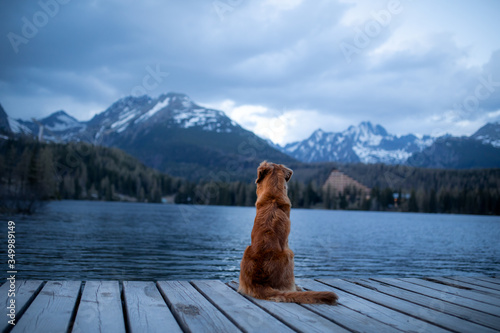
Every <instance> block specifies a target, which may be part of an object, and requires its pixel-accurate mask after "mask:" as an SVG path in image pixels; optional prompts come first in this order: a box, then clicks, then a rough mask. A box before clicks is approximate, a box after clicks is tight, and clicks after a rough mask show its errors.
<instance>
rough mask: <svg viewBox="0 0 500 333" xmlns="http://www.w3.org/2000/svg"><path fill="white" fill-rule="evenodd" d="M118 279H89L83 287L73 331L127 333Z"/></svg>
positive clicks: (77, 332) (83, 332) (75, 332)
mask: <svg viewBox="0 0 500 333" xmlns="http://www.w3.org/2000/svg"><path fill="white" fill-rule="evenodd" d="M122 316H123V308H122V302H121V297H120V285H119V283H118V281H87V282H86V283H85V288H84V289H83V294H82V298H81V299H80V305H79V306H78V312H77V313H76V319H75V324H74V326H73V330H72V332H73V333H85V332H103V333H105V332H109V333H125V332H126V331H125V322H124V321H123V320H116V318H121V317H122Z"/></svg>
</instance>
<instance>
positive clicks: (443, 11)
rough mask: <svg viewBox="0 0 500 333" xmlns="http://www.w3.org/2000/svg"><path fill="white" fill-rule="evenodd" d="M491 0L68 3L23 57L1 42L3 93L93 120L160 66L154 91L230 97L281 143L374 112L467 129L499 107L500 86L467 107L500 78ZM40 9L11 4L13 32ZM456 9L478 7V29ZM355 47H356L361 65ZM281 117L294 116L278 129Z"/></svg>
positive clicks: (401, 122) (374, 117) (0, 20)
mask: <svg viewBox="0 0 500 333" xmlns="http://www.w3.org/2000/svg"><path fill="white" fill-rule="evenodd" d="M42 1H46V2H47V3H48V2H50V1H57V0H42ZM216 3H222V5H225V7H223V8H225V10H223V11H222V12H221V10H220V8H219V9H218V8H217V7H216V6H215V5H214V4H216ZM487 3H490V2H487V1H478V2H477V3H474V4H466V3H460V4H456V5H454V7H453V9H450V8H448V7H447V6H444V5H441V4H437V3H435V2H431V1H427V0H422V1H419V2H415V1H407V0H401V1H400V7H401V8H400V9H401V10H399V11H397V13H396V12H394V13H392V14H391V16H390V19H389V20H387V22H385V23H384V22H382V23H380V22H379V21H380V15H382V16H383V13H384V12H387V11H390V8H389V2H387V1H382V0H380V1H373V2H372V1H371V2H365V1H357V0H345V1H328V0H318V1H312V0H290V1H281V0H280V1H277V0H261V1H226V0H220V1H218V2H214V1H201V0H193V1H190V2H189V4H188V3H185V2H164V1H160V0H145V1H142V2H136V1H131V0H123V1H118V0H107V1H104V0H93V1H90V2H77V1H69V2H68V3H67V4H65V5H60V6H59V11H58V13H57V14H56V15H54V16H53V17H50V19H49V20H48V22H47V23H46V24H45V25H44V26H43V27H40V28H39V29H38V32H37V34H36V36H34V37H33V38H30V39H29V42H28V43H27V44H20V45H19V52H18V53H15V52H14V50H13V48H12V46H11V45H10V43H9V40H8V39H7V38H3V39H2V41H1V42H0V46H1V47H0V88H1V90H0V102H1V103H2V105H3V106H4V107H5V109H6V111H7V112H8V113H9V114H13V115H14V116H16V117H20V118H30V117H41V116H45V115H47V114H49V113H50V112H52V111H55V110H57V109H65V110H66V111H67V112H69V113H70V114H73V115H75V116H76V117H77V118H78V119H82V120H86V119H89V118H90V117H91V116H92V115H93V114H95V113H96V112H99V111H102V110H104V109H105V108H107V107H108V106H109V105H111V104H112V103H113V102H114V101H116V99H118V98H120V97H123V96H124V95H128V94H131V93H132V92H134V91H137V89H136V88H137V87H138V86H139V87H140V86H141V85H143V81H144V78H145V77H146V76H147V75H148V68H157V67H159V68H160V69H161V71H162V72H165V73H167V72H168V76H166V77H163V78H162V80H161V82H157V84H156V85H154V88H152V89H147V91H146V93H148V94H149V95H152V96H156V95H159V94H161V93H163V92H167V91H178V92H184V93H186V94H188V95H190V96H191V98H192V99H193V100H195V101H197V102H200V103H201V102H204V103H206V104H210V105H221V109H223V110H225V111H226V112H227V113H228V114H229V115H230V116H233V117H234V118H235V120H236V121H238V122H240V123H241V124H242V125H243V126H245V127H246V128H249V129H252V130H254V131H256V132H257V133H259V134H261V135H263V136H265V137H267V138H271V139H272V140H273V141H275V142H280V143H284V142H289V141H295V140H298V139H303V138H305V137H308V136H309V135H310V134H311V132H312V131H313V130H315V129H317V128H318V127H321V128H322V129H323V130H326V131H341V130H343V129H345V128H347V127H348V126H349V125H351V124H357V123H359V122H361V121H364V120H369V121H372V122H374V123H380V124H382V125H384V126H385V127H386V128H387V129H388V130H389V131H390V132H393V133H396V134H405V133H409V132H416V133H420V134H428V133H433V132H436V131H440V130H446V131H450V132H452V133H453V134H458V135H460V134H468V133H470V132H471V131H473V129H472V127H474V126H478V124H479V122H481V121H486V120H488V119H493V118H492V117H490V116H488V115H490V114H495V112H496V111H497V110H498V109H499V108H500V93H499V89H498V88H497V87H496V86H495V87H494V88H495V89H494V91H492V92H490V94H489V96H488V97H487V98H483V99H480V100H478V103H477V106H475V107H474V111H473V112H470V111H468V110H466V108H464V107H462V108H461V107H460V106H459V105H460V104H463V103H464V100H465V101H468V102H469V103H472V102H471V101H470V100H466V99H467V98H468V97H469V96H474V94H475V90H476V88H477V85H478V84H479V82H480V80H481V78H486V79H488V77H489V76H490V75H491V76H492V78H493V79H492V80H493V81H494V82H496V81H500V72H499V69H500V60H499V58H500V51H495V50H499V49H500V42H498V41H497V39H496V37H495V36H496V34H495V32H494V31H496V30H498V29H497V28H499V24H498V22H497V20H496V16H495V15H494V12H495V10H494V8H491V7H495V8H497V7H498V5H497V4H495V5H486V4H487ZM41 10H43V8H42V7H41V6H40V4H39V3H37V2H32V3H26V2H5V3H2V4H1V5H0V35H3V36H7V34H8V33H9V32H14V33H17V34H22V28H23V24H24V23H23V22H24V21H23V18H26V19H27V20H28V21H31V22H33V17H34V15H36V13H37V12H40V11H41ZM450 10H452V12H453V13H454V14H456V15H458V14H461V13H462V14H464V13H465V14H467V15H466V16H465V17H466V20H467V23H468V24H467V27H468V28H467V29H465V28H464V27H462V26H463V22H461V21H460V20H458V19H456V18H455V17H449V16H448V13H449V11H450ZM377 17H379V19H377ZM457 17H464V16H463V15H462V16H460V15H458V16H457ZM480 22H487V23H488V27H487V28H486V26H483V25H481V24H479V23H480ZM377 24H378V25H377ZM495 28H496V29H495ZM370 29H371V30H370ZM373 29H375V30H373ZM374 31H375V32H376V33H374ZM470 31H472V32H473V33H472V35H471V32H470ZM363 35H366V36H363ZM474 36H477V41H478V42H477V45H476V44H473V43H475V40H476V39H474V38H473V37H474ZM363 38H364V39H365V41H364V44H363V43H361V44H362V45H361V44H359V43H357V42H360V41H361V40H362V39H363ZM342 43H344V44H346V43H347V44H351V45H354V46H355V47H356V48H357V51H356V52H355V53H354V54H352V57H351V58H352V59H350V60H351V61H348V59H347V58H346V56H345V53H344V52H343V51H342V48H341V45H343V44H342ZM487 52H489V55H491V58H489V59H488V58H485V56H484V55H485V54H486V53H487ZM471 94H472V95H471ZM227 101H231V103H233V105H232V106H230V107H229V106H228V105H223V104H224V103H226V104H227V103H228V102H227ZM457 105H458V106H457ZM272 121H274V122H277V121H279V122H283V123H284V124H285V125H283V126H281V127H280V129H279V130H274V131H272V132H271V133H269V131H268V130H265V129H266V128H268V127H269V126H268V125H267V124H268V123H270V122H272ZM266 133H267V134H266Z"/></svg>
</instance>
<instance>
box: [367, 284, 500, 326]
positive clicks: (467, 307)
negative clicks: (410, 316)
mask: <svg viewBox="0 0 500 333" xmlns="http://www.w3.org/2000/svg"><path fill="white" fill-rule="evenodd" d="M370 280H373V281H375V282H378V283H382V284H384V285H387V286H389V287H392V288H399V289H402V290H405V291H409V292H412V293H415V294H418V295H422V296H425V297H429V298H433V299H437V300H439V301H442V302H446V303H449V304H453V305H456V306H460V307H463V308H466V309H471V310H475V311H479V312H482V313H485V314H487V315H490V316H497V317H498V316H500V315H493V314H490V313H488V312H484V311H482V310H479V309H476V308H473V307H471V306H468V305H464V304H463V303H460V301H458V302H457V303H454V302H452V301H448V300H446V299H442V298H438V297H436V296H429V295H426V294H422V293H421V292H418V291H414V290H410V289H406V288H403V287H400V286H396V285H392V284H390V283H388V282H384V281H379V280H377V278H370ZM398 281H404V280H399V279H398ZM404 282H407V283H410V282H409V281H404ZM414 285H416V286H419V287H422V288H426V289H429V290H430V291H433V290H434V291H437V290H435V289H431V288H427V287H423V286H420V285H418V284H414ZM439 291H440V292H442V293H447V292H446V291H444V290H442V291H441V290H439ZM448 294H449V293H448ZM449 295H453V294H449ZM454 296H455V297H457V298H465V299H468V300H472V301H476V300H474V299H470V298H466V297H463V296H460V295H454ZM481 303H482V302H481ZM485 304H486V303H485Z"/></svg>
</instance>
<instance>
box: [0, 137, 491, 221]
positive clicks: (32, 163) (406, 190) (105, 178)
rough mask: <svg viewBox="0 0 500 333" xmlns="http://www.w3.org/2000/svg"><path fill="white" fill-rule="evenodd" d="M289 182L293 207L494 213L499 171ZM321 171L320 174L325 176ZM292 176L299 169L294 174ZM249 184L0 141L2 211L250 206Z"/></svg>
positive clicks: (366, 174) (381, 173) (99, 151)
mask: <svg viewBox="0 0 500 333" xmlns="http://www.w3.org/2000/svg"><path fill="white" fill-rule="evenodd" d="M328 168H330V166H328V165H326V166H325V167H324V168H320V169H318V170H320V172H318V173H317V174H321V177H310V178H309V179H308V180H303V179H300V178H299V180H293V178H292V181H291V182H290V183H289V186H288V194H289V197H290V200H291V202H292V206H293V207H295V208H322V209H344V210H370V211H402V212H425V213H453V214H495V215H500V192H499V188H500V170H498V169H489V170H463V171H457V170H432V169H418V168H407V167H401V166H384V165H362V164H357V165H344V166H341V167H340V168H341V169H343V171H344V172H345V173H349V175H350V176H351V177H353V178H356V179H358V180H360V181H362V182H364V183H365V184H366V185H367V186H370V187H371V191H370V193H364V192H361V191H359V190H357V189H356V188H353V187H348V188H346V189H345V190H344V191H343V192H342V193H338V192H337V191H335V190H333V189H331V188H328V189H325V188H324V187H323V186H322V184H323V182H324V180H325V179H326V177H327V176H328V171H327V169H328ZM323 169H324V170H323ZM297 170H300V168H298V169H297ZM297 172H298V171H297ZM255 189H256V188H255V184H254V183H253V182H247V181H234V182H230V183H224V182H220V181H215V180H214V181H198V182H194V181H189V180H186V179H181V178H176V177H171V176H169V175H166V174H163V173H161V172H159V171H157V170H154V169H152V168H149V167H147V166H145V165H144V164H142V163H140V162H139V161H138V160H137V159H135V158H133V157H132V156H130V155H128V154H126V153H125V152H123V151H121V150H119V149H115V148H106V147H100V146H94V145H91V144H88V143H83V142H79V143H68V144H56V143H40V142H38V141H36V140H33V139H29V138H17V139H15V140H14V139H11V140H3V141H1V142H0V211H4V212H5V211H10V212H26V213H29V212H33V211H34V210H35V209H36V208H38V207H39V206H40V205H41V204H43V203H44V202H46V201H48V200H62V199H73V200H104V201H134V202H152V203H160V202H165V201H166V202H175V203H178V204H200V205H228V206H253V205H254V204H255V200H256V194H255Z"/></svg>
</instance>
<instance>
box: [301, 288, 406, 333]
mask: <svg viewBox="0 0 500 333" xmlns="http://www.w3.org/2000/svg"><path fill="white" fill-rule="evenodd" d="M316 282H319V281H316ZM304 289H305V290H312V289H308V288H304ZM339 289H340V288H339ZM372 303H373V302H372ZM299 305H300V306H302V307H303V308H305V309H307V310H309V311H311V312H314V313H315V314H317V315H319V316H321V317H323V318H325V319H328V320H329V321H331V322H333V323H334V324H336V325H339V326H341V327H343V328H345V329H346V330H348V331H350V332H356V331H354V330H353V329H351V328H349V327H347V326H344V325H342V324H341V323H338V322H336V321H335V320H334V319H333V318H329V317H327V316H326V315H323V314H321V312H317V311H315V310H314V309H312V308H309V307H307V306H305V305H304V304H300V303H299ZM336 306H342V307H344V308H346V309H349V310H352V311H355V312H357V313H359V314H361V315H363V316H365V317H367V318H370V319H373V320H375V321H378V322H379V323H382V324H385V325H387V326H391V327H393V328H394V329H396V330H398V331H401V330H400V329H398V328H397V327H395V326H394V325H391V324H388V323H385V322H383V321H381V320H378V319H377V318H373V317H370V316H367V315H366V314H364V313H362V312H360V311H358V310H356V309H353V308H350V307H348V306H345V305H342V304H337V305H336Z"/></svg>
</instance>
